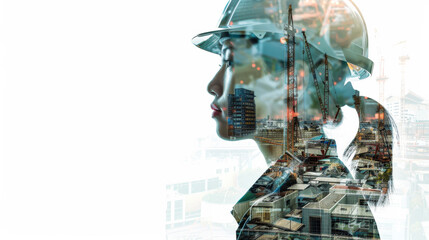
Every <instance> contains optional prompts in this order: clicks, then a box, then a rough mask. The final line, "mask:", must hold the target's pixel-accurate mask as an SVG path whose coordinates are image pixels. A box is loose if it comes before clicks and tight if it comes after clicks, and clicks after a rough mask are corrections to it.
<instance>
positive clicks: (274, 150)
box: [256, 141, 283, 165]
mask: <svg viewBox="0 0 429 240" xmlns="http://www.w3.org/2000/svg"><path fill="white" fill-rule="evenodd" d="M256 144H258V147H259V150H260V151H261V152H262V155H264V158H265V161H266V162H267V164H268V165H271V164H272V163H273V162H276V161H277V160H278V159H279V158H280V157H281V156H282V155H283V146H278V145H273V144H268V143H263V142H260V141H256Z"/></svg>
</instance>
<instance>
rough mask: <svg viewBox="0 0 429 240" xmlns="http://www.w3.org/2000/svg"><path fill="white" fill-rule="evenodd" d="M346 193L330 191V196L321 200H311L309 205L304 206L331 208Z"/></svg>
mask: <svg viewBox="0 0 429 240" xmlns="http://www.w3.org/2000/svg"><path fill="white" fill-rule="evenodd" d="M344 196H345V194H337V193H330V194H328V196H326V197H325V198H323V199H322V200H320V201H319V202H310V203H308V204H307V205H305V206H304V207H303V209H304V208H307V209H308V208H312V209H331V208H332V207H334V206H335V205H336V204H337V203H338V202H339V201H340V200H341V199H342V198H343V197H344Z"/></svg>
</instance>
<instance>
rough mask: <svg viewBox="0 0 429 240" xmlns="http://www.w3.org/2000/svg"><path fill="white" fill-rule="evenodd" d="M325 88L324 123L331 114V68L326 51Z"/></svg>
mask: <svg viewBox="0 0 429 240" xmlns="http://www.w3.org/2000/svg"><path fill="white" fill-rule="evenodd" d="M324 84H325V88H324V91H323V92H324V93H323V94H324V98H325V99H324V102H323V103H324V104H323V108H324V110H325V111H324V114H323V123H326V120H327V118H328V116H329V69H328V55H327V54H326V53H325V81H324Z"/></svg>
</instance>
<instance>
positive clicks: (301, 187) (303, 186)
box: [288, 183, 310, 191]
mask: <svg viewBox="0 0 429 240" xmlns="http://www.w3.org/2000/svg"><path fill="white" fill-rule="evenodd" d="M309 186H310V184H303V183H297V184H294V185H292V186H290V187H289V188H288V190H300V191H301V190H305V189H306V188H308V187H309Z"/></svg>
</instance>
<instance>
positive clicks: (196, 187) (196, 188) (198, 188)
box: [191, 180, 206, 193]
mask: <svg viewBox="0 0 429 240" xmlns="http://www.w3.org/2000/svg"><path fill="white" fill-rule="evenodd" d="M205 185H206V182H205V181H204V180H200V181H193V182H192V183H191V193H199V192H204V191H205V190H206V189H205V188H206V186H205Z"/></svg>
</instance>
